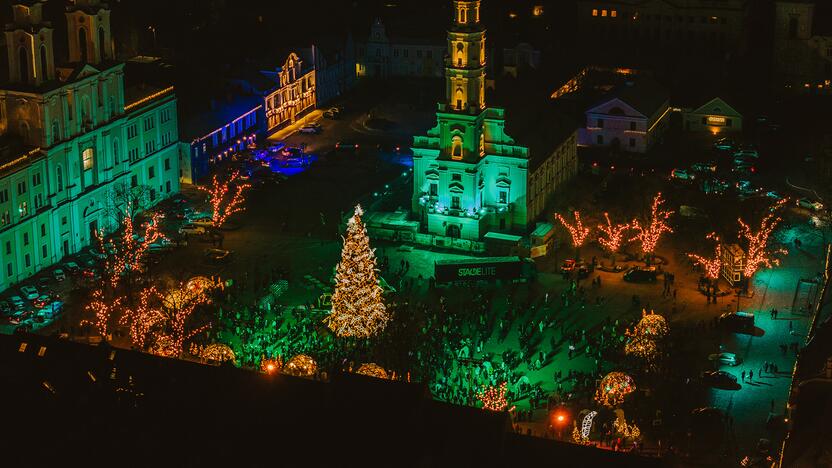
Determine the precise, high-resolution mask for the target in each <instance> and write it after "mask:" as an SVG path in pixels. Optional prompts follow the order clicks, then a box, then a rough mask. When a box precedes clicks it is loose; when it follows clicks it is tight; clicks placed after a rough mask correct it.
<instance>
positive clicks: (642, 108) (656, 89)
mask: <svg viewBox="0 0 832 468" xmlns="http://www.w3.org/2000/svg"><path fill="white" fill-rule="evenodd" d="M616 98H617V99H620V100H621V101H623V102H624V103H626V104H627V105H629V106H631V107H632V108H633V109H635V110H637V111H639V112H640V113H642V114H644V115H645V116H646V117H651V116H652V115H654V114H655V113H656V112H658V111H659V109H660V108H661V107H662V106H663V105H664V104H665V103H666V102H668V100H669V99H670V93H669V92H668V91H667V89H665V88H664V87H663V86H662V85H660V84H659V83H658V82H657V81H656V80H654V79H653V78H651V77H649V76H646V75H643V76H641V77H639V78H638V79H635V80H631V81H626V82H624V83H623V84H621V85H619V86H617V87H616V88H615V89H613V90H612V91H610V93H609V94H607V95H606V96H605V97H604V99H603V100H602V101H601V102H599V103H598V105H600V104H602V103H605V102H609V101H611V100H613V99H616Z"/></svg>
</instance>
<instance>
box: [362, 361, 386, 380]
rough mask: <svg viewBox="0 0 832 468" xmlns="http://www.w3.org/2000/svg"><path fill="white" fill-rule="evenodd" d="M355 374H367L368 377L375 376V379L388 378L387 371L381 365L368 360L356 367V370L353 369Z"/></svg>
mask: <svg viewBox="0 0 832 468" xmlns="http://www.w3.org/2000/svg"><path fill="white" fill-rule="evenodd" d="M355 373H356V374H361V375H367V376H370V377H375V378H377V379H389V378H390V377H389V376H388V375H387V371H386V370H384V368H383V367H381V366H379V365H378V364H376V363H374V362H368V363H366V364H361V366H359V367H358V370H357V371H355Z"/></svg>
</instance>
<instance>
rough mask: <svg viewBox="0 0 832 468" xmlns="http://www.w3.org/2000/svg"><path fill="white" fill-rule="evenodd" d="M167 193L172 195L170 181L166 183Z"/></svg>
mask: <svg viewBox="0 0 832 468" xmlns="http://www.w3.org/2000/svg"><path fill="white" fill-rule="evenodd" d="M165 193H170V181H169V180H168V181H166V182H165Z"/></svg>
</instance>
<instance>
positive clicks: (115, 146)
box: [113, 138, 119, 165]
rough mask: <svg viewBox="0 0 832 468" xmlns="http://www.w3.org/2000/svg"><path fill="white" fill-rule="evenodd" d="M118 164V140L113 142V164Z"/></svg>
mask: <svg viewBox="0 0 832 468" xmlns="http://www.w3.org/2000/svg"><path fill="white" fill-rule="evenodd" d="M118 163H119V156H118V138H116V139H115V140H113V164H115V165H118Z"/></svg>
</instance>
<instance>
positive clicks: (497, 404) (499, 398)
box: [477, 382, 508, 411]
mask: <svg viewBox="0 0 832 468" xmlns="http://www.w3.org/2000/svg"><path fill="white" fill-rule="evenodd" d="M506 387H507V386H506V382H503V383H501V384H500V386H499V387H493V386H489V387H486V388H485V389H484V390H482V391H480V392H477V399H478V400H480V401H481V402H482V409H484V410H489V411H505V410H506V408H508V400H506Z"/></svg>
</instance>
